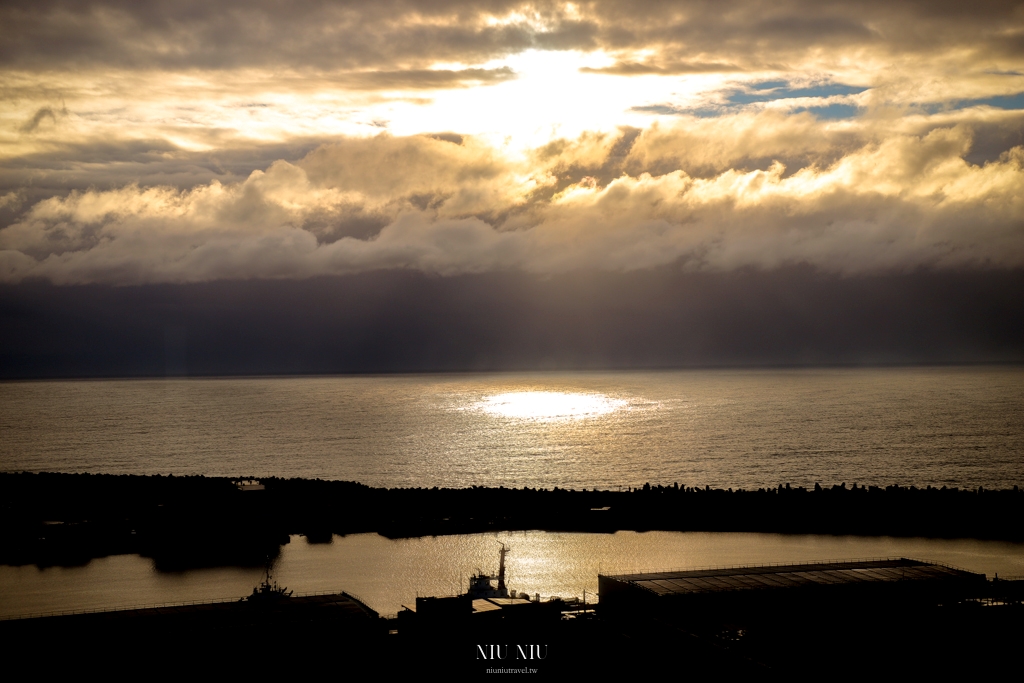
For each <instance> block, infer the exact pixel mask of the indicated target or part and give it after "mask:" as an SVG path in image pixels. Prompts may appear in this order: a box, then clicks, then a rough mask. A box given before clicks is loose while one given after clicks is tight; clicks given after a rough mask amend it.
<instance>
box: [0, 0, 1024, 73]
mask: <svg viewBox="0 0 1024 683" xmlns="http://www.w3.org/2000/svg"><path fill="white" fill-rule="evenodd" d="M490 19H498V20H499V21H497V22H495V21H492V20H490ZM1021 21H1022V16H1021V11H1020V7H1019V5H1017V4H1014V3H1007V2H997V1H993V0H990V1H981V2H973V3H970V4H966V3H959V2H928V1H920V2H881V1H877V2H876V1H867V2H849V3H841V4H839V3H820V2H814V1H811V0H796V1H790V2H777V3H772V4H771V6H770V7H768V8H765V7H764V6H763V5H762V4H761V3H759V2H753V1H751V0H738V1H728V0H725V1H716V2H711V1H697V2H693V1H691V2H675V3H666V2H656V1H653V0H652V1H650V2H636V3H621V2H614V1H611V0H609V1H608V2H580V3H574V4H573V5H572V6H571V7H570V6H569V5H567V4H565V3H552V2H526V3H524V2H516V1H508V2H505V1H502V0H490V1H487V0H485V1H482V2H463V1H460V0H450V1H445V0H440V1H437V2H433V1H424V2H405V1H402V0H394V1H388V0H382V1H380V2H373V3H367V2H327V1H325V0H324V1H320V0H306V1H304V2H303V1H300V2H277V1H271V0H256V1H249V0H245V1H243V0H228V1H226V2H217V3H207V2H184V1H181V0H154V1H151V2H144V3H140V2H128V1H119V0H107V1H104V0H93V1H92V2H63V1H61V0H33V1H31V2H27V1H21V2H6V3H4V5H3V7H2V9H0V25H2V26H3V27H4V28H3V34H2V37H3V40H2V41H0V63H2V64H6V65H8V66H16V67H18V68H29V69H34V68H49V67H52V66H54V65H57V64H65V63H72V62H73V63H76V64H78V65H83V66H84V65H89V64H95V65H107V66H117V67H123V68H149V67H160V68H173V69H187V68H235V67H250V66H274V67H311V68H316V69H365V68H368V67H382V66H386V65H396V64H401V65H405V66H410V65H426V64H427V63H429V62H432V61H461V62H463V63H481V62H484V61H487V60H488V59H491V58H494V57H499V56H502V55H506V54H509V53H511V52H517V51H520V50H524V49H528V48H531V47H535V48H540V49H579V50H591V49H595V48H603V49H606V50H609V51H613V52H614V51H617V50H626V51H629V50H640V49H648V48H653V49H655V50H657V51H658V52H659V54H658V55H657V56H656V58H655V60H654V61H655V62H657V61H658V60H659V59H666V60H668V61H669V62H681V63H686V62H689V61H696V62H698V63H699V62H704V63H707V62H718V61H724V63H732V62H733V61H736V60H737V59H738V60H739V61H740V62H743V63H746V64H755V63H758V64H764V63H767V62H768V61H772V60H776V61H778V60H780V59H781V60H783V61H785V60H787V59H795V58H798V56H799V55H800V54H802V53H803V52H805V51H806V50H808V49H812V48H827V49H828V50H830V51H834V50H836V49H840V48H850V47H853V46H859V45H862V46H876V47H878V46H881V47H882V48H883V49H884V50H887V51H890V52H892V53H901V52H922V53H931V52H939V51H943V50H949V49H950V48H952V47H954V46H970V47H971V48H972V49H973V50H975V51H978V52H982V53H985V54H987V55H990V56H998V55H1017V56H1019V55H1021V54H1022V53H1024V32H1022V28H1021ZM723 53H728V54H730V55H732V56H733V59H727V60H717V59H711V60H708V59H706V58H704V57H702V58H700V59H698V60H692V57H693V56H694V55H696V54H699V55H705V56H706V55H719V54H723ZM660 68H668V67H660Z"/></svg>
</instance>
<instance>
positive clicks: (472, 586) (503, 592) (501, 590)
mask: <svg viewBox="0 0 1024 683" xmlns="http://www.w3.org/2000/svg"><path fill="white" fill-rule="evenodd" d="M498 544H499V545H500V546H501V550H499V551H498V554H499V557H500V558H501V559H500V561H499V563H498V574H497V575H496V576H490V575H488V574H484V573H483V572H482V571H480V570H479V569H477V570H476V574H473V575H472V576H471V577H469V590H468V591H466V597H469V598H472V599H473V600H478V599H481V598H507V597H508V588H507V587H506V586H505V555H507V554H508V552H509V550H508V548H507V547H506V546H505V544H504V543H502V542H501V541H498ZM492 581H497V582H498V586H497V587H495V586H494V585H493V584H492V583H491V582H492Z"/></svg>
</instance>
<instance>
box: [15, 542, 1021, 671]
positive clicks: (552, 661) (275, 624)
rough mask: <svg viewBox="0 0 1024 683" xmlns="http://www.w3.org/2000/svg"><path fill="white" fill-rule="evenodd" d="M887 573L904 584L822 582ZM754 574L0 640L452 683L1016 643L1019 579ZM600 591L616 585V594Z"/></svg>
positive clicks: (38, 622)
mask: <svg viewBox="0 0 1024 683" xmlns="http://www.w3.org/2000/svg"><path fill="white" fill-rule="evenodd" d="M854 565H857V566H854ZM861 565H864V566H861ZM867 565H872V566H867ZM875 565H877V566H875ZM882 565H885V568H887V569H885V571H889V572H890V573H892V572H894V571H902V570H904V569H905V570H906V571H907V572H908V573H907V576H906V577H905V579H904V577H902V576H897V575H892V576H890V577H889V578H888V580H881V581H871V580H867V581H865V580H863V579H862V578H861V577H862V575H857V576H851V577H850V580H849V581H847V582H845V583H844V582H842V581H837V580H835V578H834V576H835V575H836V574H837V573H842V572H844V571H845V572H846V573H848V574H855V573H857V572H877V571H878V570H879V569H881V568H883V567H882ZM760 569H761V570H762V571H749V570H742V569H735V568H734V569H729V570H716V571H718V575H719V577H718V578H719V579H725V580H728V579H729V578H730V577H729V576H726V575H727V574H732V575H734V576H733V578H734V579H736V581H737V583H736V585H726V584H718V585H717V587H716V588H714V589H713V590H705V589H703V588H700V589H698V590H697V591H696V592H695V593H691V592H687V591H686V590H677V591H676V592H675V593H673V592H672V591H668V592H661V593H651V592H650V591H649V590H648V588H649V587H647V586H645V584H646V583H650V582H652V581H663V580H664V579H665V578H666V577H665V575H663V574H657V575H652V574H648V575H633V576H628V577H624V576H618V577H600V582H601V584H602V586H603V587H604V588H605V589H607V590H608V592H609V595H608V596H602V601H601V603H600V604H599V605H598V606H597V607H596V609H595V608H594V607H593V606H591V607H589V608H587V609H581V606H580V605H579V604H573V603H569V602H561V601H549V602H540V601H523V600H519V601H516V600H510V599H492V600H490V601H489V602H488V601H487V600H473V599H472V597H471V596H458V597H450V598H445V597H440V598H428V599H418V600H417V609H416V611H412V610H406V611H403V612H401V613H399V615H397V616H396V617H392V618H381V617H379V616H378V615H377V614H376V613H375V612H374V611H373V610H372V609H370V608H369V607H367V606H366V605H364V604H362V603H360V602H359V601H358V600H357V599H355V598H352V597H351V596H348V595H346V594H337V595H324V596H309V597H302V596H294V597H292V596H284V595H283V593H280V592H275V593H274V594H273V595H270V596H266V595H265V594H264V593H262V592H260V591H259V590H257V591H254V596H253V597H252V598H250V599H248V600H240V601H235V602H230V603H215V604H205V605H189V606H178V607H165V608H154V609H142V610H132V611H124V612H106V613H95V614H78V615H70V616H59V617H43V618H35V619H20V620H9V621H0V639H2V642H3V643H4V645H5V651H6V652H7V653H9V655H10V656H9V659H10V660H11V662H15V661H18V662H21V663H22V664H23V667H22V668H24V666H30V667H31V669H32V671H33V672H36V673H39V674H49V675H51V676H52V675H54V674H77V675H81V674H83V673H86V672H90V671H94V670H100V671H103V672H105V673H107V674H108V675H109V674H115V675H116V674H122V673H125V674H132V675H135V676H138V675H140V674H142V675H145V676H147V677H152V676H154V675H156V676H157V677H161V678H162V677H166V676H167V675H168V674H174V675H181V674H183V673H184V674H189V675H193V676H194V675H197V674H200V675H202V674H205V675H209V674H210V673H211V672H216V673H233V674H234V675H236V676H237V675H254V674H255V675H257V676H259V677H260V678H264V677H267V676H268V675H275V676H277V675H287V676H289V679H291V678H294V677H296V676H302V677H306V676H309V675H311V674H313V675H325V676H330V677H332V678H333V677H351V676H353V675H355V676H357V677H358V678H360V679H362V678H366V677H370V676H375V677H384V678H390V677H392V676H395V675H401V676H405V677H408V676H417V675H422V676H423V677H425V678H426V677H429V678H432V679H433V678H441V679H453V678H454V679H455V680H461V676H462V675H464V674H486V673H513V672H515V673H542V674H546V675H558V676H562V677H566V676H570V675H588V676H593V677H595V678H599V679H600V680H606V679H607V677H608V676H609V675H616V676H623V677H624V678H625V677H628V679H629V680H631V679H632V678H635V677H636V675H637V674H640V675H644V674H648V675H649V674H671V675H673V677H674V678H676V677H681V676H682V675H686V676H691V677H692V676H694V675H697V676H700V677H711V676H715V677H716V679H717V677H718V676H721V675H726V676H731V677H736V678H738V677H740V676H742V677H744V678H746V677H754V676H758V677H771V679H774V678H775V677H776V675H779V674H781V675H785V676H787V677H789V678H799V679H802V678H811V677H818V678H820V677H828V678H830V679H832V678H846V677H847V676H851V677H852V676H856V675H863V674H866V673H868V672H876V671H878V672H881V671H885V672H886V673H888V674H902V675H914V676H915V678H917V677H920V676H922V675H934V674H944V677H948V676H949V675H951V674H956V675H973V677H977V676H979V675H980V676H983V677H992V676H993V675H994V674H996V673H1000V672H1003V671H1006V670H1007V668H1008V667H1010V668H1011V669H1012V667H1013V666H1014V665H1015V662H1016V658H1017V645H1018V643H1019V642H1020V638H1021V636H1024V608H1022V606H1021V598H1022V595H1024V591H1022V588H1024V586H1021V585H1019V584H1020V583H1021V582H1014V581H986V580H985V577H984V576H981V575H972V574H970V573H969V572H963V571H958V570H952V569H950V568H944V567H941V566H936V565H931V566H928V565H926V563H921V562H916V561H912V560H895V561H882V562H874V563H871V562H867V563H864V562H861V563H835V564H829V563H825V564H823V565H822V566H813V567H812V566H809V565H801V566H791V567H769V568H760ZM913 571H916V572H917V574H916V575H914V574H913ZM723 572H724V574H723ZM710 573H714V571H713V572H710ZM812 574H813V575H815V576H816V577H817V578H818V579H819V580H816V581H814V580H808V581H804V582H802V585H794V584H801V582H800V581H797V580H795V579H794V577H797V578H799V577H805V578H806V577H809V576H811V575H812ZM684 575H685V576H684ZM708 575H709V572H707V571H704V572H701V571H691V572H676V573H675V579H676V580H679V579H685V581H688V582H690V584H691V585H699V584H695V583H694V582H695V581H696V582H699V581H701V580H705V581H706V580H707V579H708ZM754 575H758V576H762V577H769V579H771V578H772V577H775V578H776V579H778V580H788V581H790V585H789V586H782V587H780V586H775V585H771V582H770V581H769V583H768V584H767V585H765V586H762V587H754V588H753V589H751V585H750V583H749V578H750V576H754ZM783 575H788V576H789V577H790V578H789V579H785V578H784V576H783ZM743 577H745V578H743ZM812 578H813V577H812ZM610 582H611V583H618V584H619V589H618V590H617V592H615V591H613V588H611V587H609V586H610ZM707 585H710V584H704V586H705V587H706V586H707ZM613 592H614V595H613ZM261 595H264V597H262V598H261V597H259V596H261ZM605 597H607V598H608V599H607V604H606V600H605ZM503 602H504V603H513V602H514V603H516V604H514V605H509V606H506V607H501V606H500V605H501V604H503ZM483 603H488V604H483ZM428 606H431V607H432V609H427V607H428Z"/></svg>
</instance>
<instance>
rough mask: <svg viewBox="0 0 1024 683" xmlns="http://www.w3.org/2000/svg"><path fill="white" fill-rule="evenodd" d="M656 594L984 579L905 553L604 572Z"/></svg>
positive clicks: (611, 577) (981, 576) (612, 577)
mask: <svg viewBox="0 0 1024 683" xmlns="http://www.w3.org/2000/svg"><path fill="white" fill-rule="evenodd" d="M605 578H609V579H614V580H616V581H622V582H624V583H628V584H631V585H634V586H636V587H638V588H641V589H643V590H646V591H650V592H652V593H655V594H656V595H687V594H696V593H717V592H722V591H737V590H751V589H765V588H795V587H801V586H811V585H822V586H824V585H836V584H847V585H852V584H862V583H889V582H898V581H950V580H954V581H962V580H973V581H977V580H984V578H985V577H984V575H983V574H975V573H973V572H968V571H964V570H963V569H956V568H955V567H949V566H946V565H941V564H933V563H930V562H923V561H921V560H911V559H907V558H899V559H885V560H858V561H852V562H813V563H808V564H790V565H767V566H755V567H729V568H721V569H695V570H684V571H668V572H651V573H644V574H620V575H615V576H606V577H605Z"/></svg>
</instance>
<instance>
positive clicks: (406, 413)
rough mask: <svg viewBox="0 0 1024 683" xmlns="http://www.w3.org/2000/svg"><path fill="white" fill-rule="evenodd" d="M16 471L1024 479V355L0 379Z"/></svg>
mask: <svg viewBox="0 0 1024 683" xmlns="http://www.w3.org/2000/svg"><path fill="white" fill-rule="evenodd" d="M0 416H2V417H0V470H3V471H20V470H27V471H63V472H105V473H134V474H156V473H160V474H169V473H173V474H179V475H180V474H205V475H217V476H248V475H255V476H270V475H274V476H282V477H320V478H324V479H337V480H351V481H359V482H362V483H365V484H368V485H371V486H387V487H396V486H398V487H407V486H429V487H432V486H441V487H465V486H472V485H485V486H499V485H500V486H514V487H522V486H530V487H544V488H552V487H554V486H560V487H566V488H593V487H597V488H618V487H621V486H636V485H641V484H643V483H645V482H651V483H662V484H668V483H673V482H679V483H680V484H681V485H690V486H693V485H696V486H705V485H710V486H712V487H723V488H724V487H743V488H757V487H760V486H777V485H778V484H780V483H791V484H792V485H793V486H812V485H813V484H814V483H815V482H821V483H822V484H823V485H830V484H833V483H841V482H846V483H848V484H852V483H854V482H857V483H860V484H874V485H890V484H900V485H917V486H925V485H933V486H944V485H945V486H961V487H972V488H973V487H977V486H985V487H986V488H1004V487H1012V486H1013V485H1024V368H1021V367H936V368H855V369H854V368H851V369H776V370H686V371H664V372H593V373H510V374H448V375H412V376H357V377H273V378H226V379H205V378H204V379H146V380H141V379H140V380H97V381H38V382H4V383H0Z"/></svg>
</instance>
